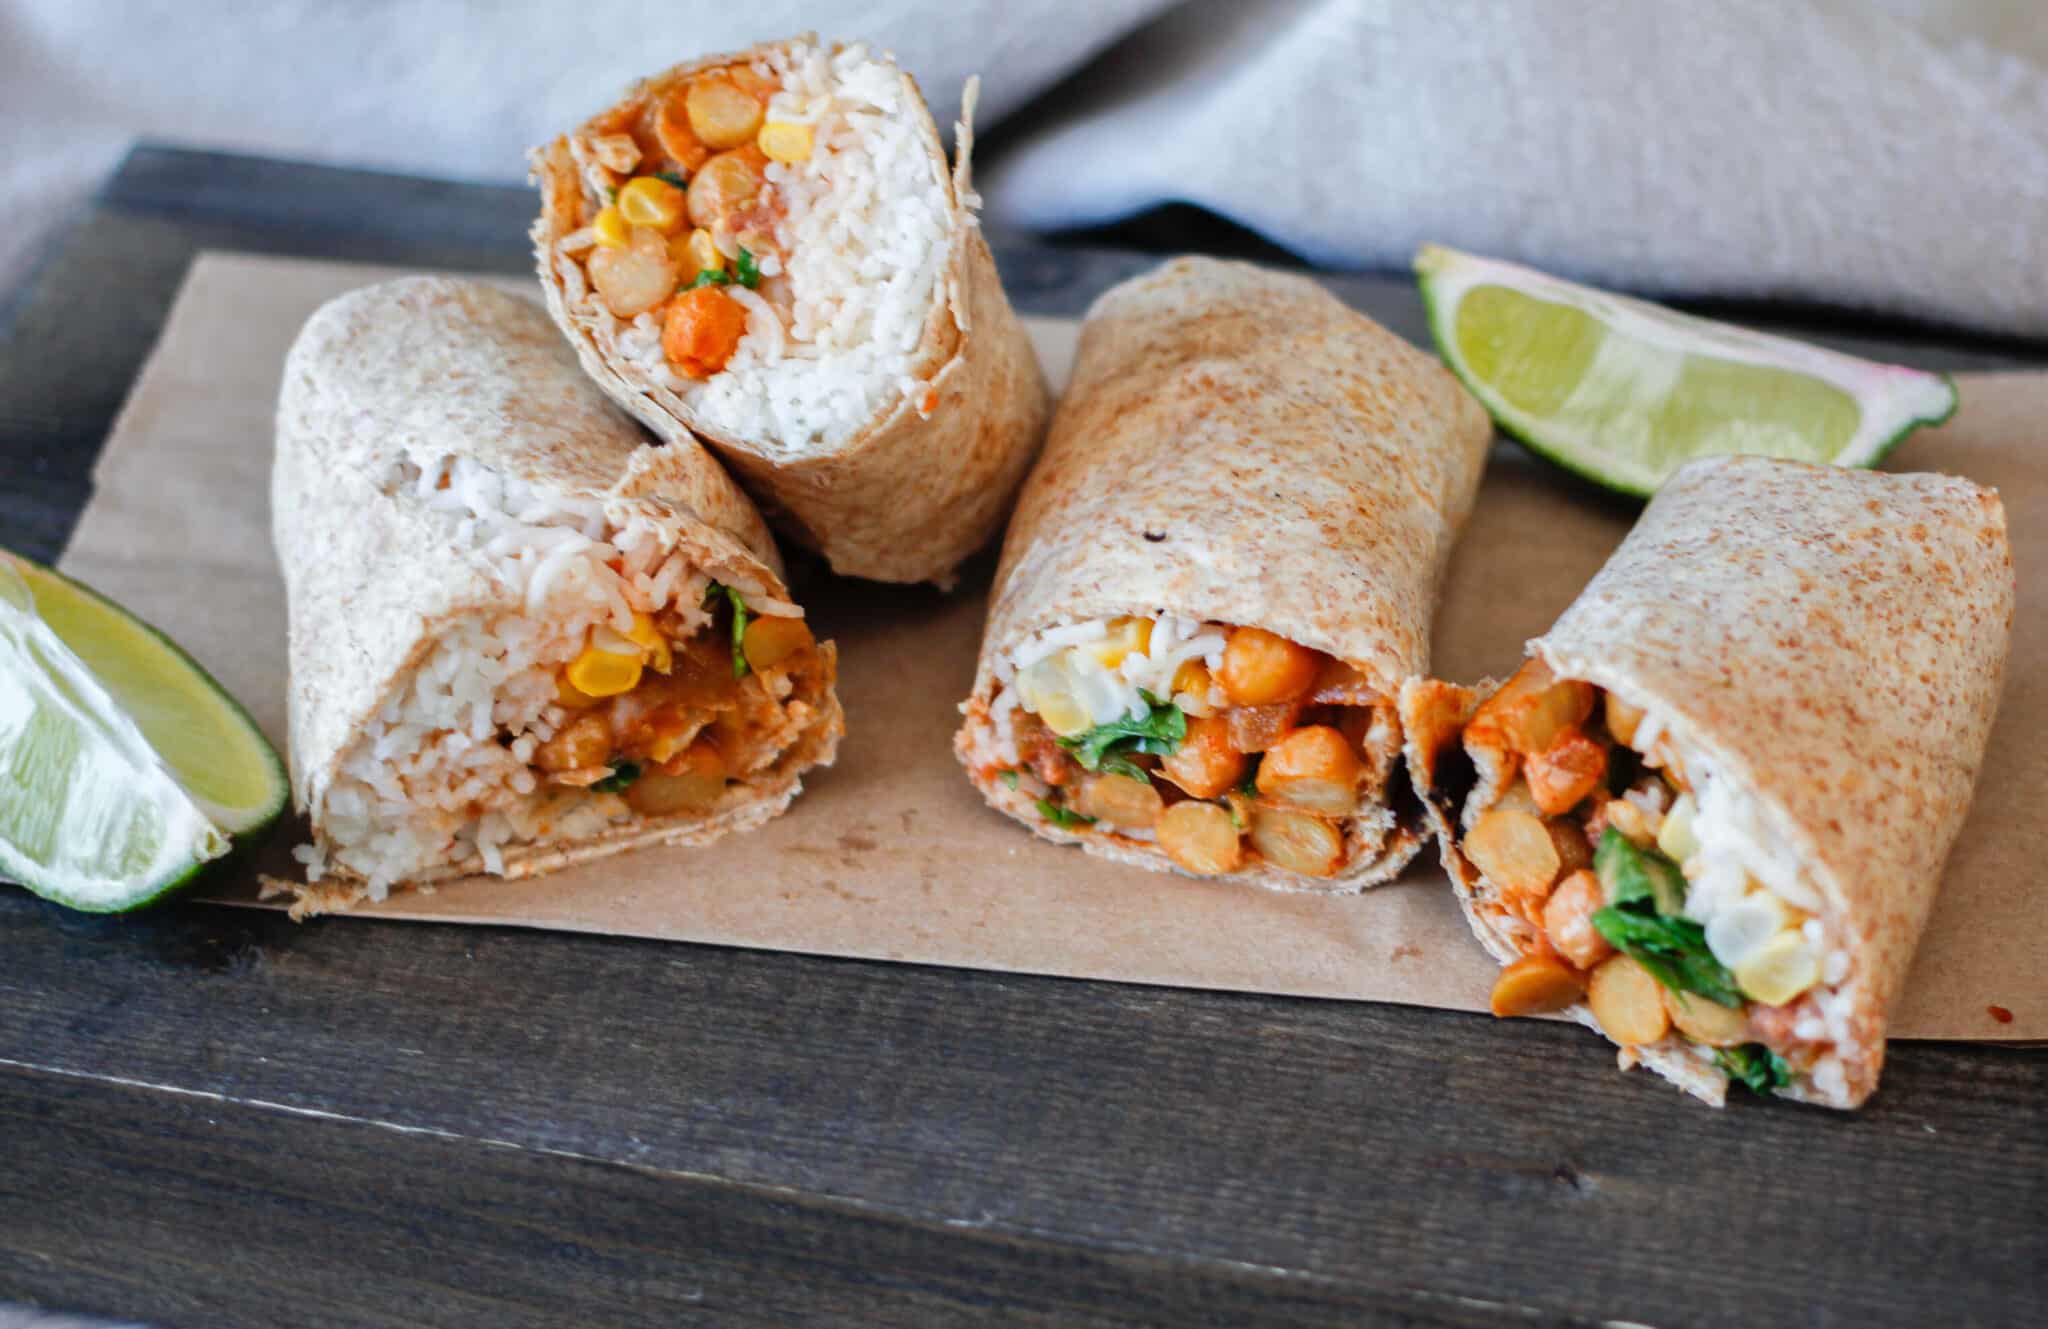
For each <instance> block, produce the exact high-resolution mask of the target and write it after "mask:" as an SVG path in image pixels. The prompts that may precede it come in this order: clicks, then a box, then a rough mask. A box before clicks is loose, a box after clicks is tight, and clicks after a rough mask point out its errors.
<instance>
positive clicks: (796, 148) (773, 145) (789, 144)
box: [754, 120, 811, 162]
mask: <svg viewBox="0 0 2048 1329" xmlns="http://www.w3.org/2000/svg"><path fill="white" fill-rule="evenodd" d="M754 146H756V147H758V148H760V149H761V151H762V153H764V154H765V155H766V156H767V157H769V158H770V159H771V160H773V161H779V162H801V161H809V160H810V159H811V127H810V126H809V125H793V124H789V123H787V122H785V121H781V120H770V121H769V122H768V123H767V124H765V125H762V126H761V132H760V133H759V134H756V135H755V136H754Z"/></svg>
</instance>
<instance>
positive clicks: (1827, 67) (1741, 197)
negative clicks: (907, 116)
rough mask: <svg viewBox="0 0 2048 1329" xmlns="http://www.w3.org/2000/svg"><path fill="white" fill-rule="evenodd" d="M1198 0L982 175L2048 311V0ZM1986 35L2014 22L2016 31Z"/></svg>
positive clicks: (1912, 300) (1542, 253)
mask: <svg viewBox="0 0 2048 1329" xmlns="http://www.w3.org/2000/svg"><path fill="white" fill-rule="evenodd" d="M1890 9H1892V10H1895V11H1897V12H1896V13H1893V12H1887V11H1885V10H1881V9H1878V8H1876V7H1873V6H1872V5H1870V4H1868V3H1820V2H1808V3H1792V2H1791V0H1715V2H1714V3H1711V4H1697V3H1688V2H1687V0H1629V2H1627V3H1597V4H1596V3H1563V2H1560V0H1526V2H1523V0H1518V2H1517V3H1502V2H1501V0H1430V3H1427V4H1420V3H1415V2H1414V0H1382V2H1379V3H1364V2H1361V0H1349V2H1345V0H1324V2H1323V3H1314V4H1302V3H1271V2H1268V3H1243V4H1232V5H1207V4H1195V5H1190V6H1186V7H1184V8H1182V9H1180V10H1177V11H1176V12H1175V13H1174V14H1172V15H1171V16H1169V17H1168V18H1166V19H1165V20H1163V21H1161V22H1159V23H1157V24H1155V25H1153V26H1152V27H1150V28H1148V29H1147V30H1146V31H1145V32H1143V33H1142V34H1140V35H1139V36H1138V37H1137V38H1135V39H1133V40H1131V41H1129V42H1126V43H1124V44H1123V45H1121V46H1119V47H1118V48H1117V49H1116V51H1115V52H1114V53H1113V55H1112V56H1111V57H1110V58H1109V59H1108V60H1106V61H1104V62H1102V64H1101V65H1100V66H1098V68H1097V69H1096V70H1095V71H1094V73H1095V78H1094V80H1093V82H1092V83H1091V85H1090V95H1089V97H1088V99H1087V100H1086V101H1085V102H1080V103H1077V104H1076V105H1075V106H1074V107H1072V108H1071V109H1070V111H1069V112H1068V113H1067V114H1065V115H1064V116H1063V117H1062V118H1061V119H1060V120H1059V121H1058V122H1056V123H1054V124H1052V125H1051V126H1049V127H1046V128H1044V129H1042V130H1040V131H1038V132H1035V133H1034V134H1032V135H1031V136H1029V137H1028V139H1027V140H1026V141H1025V142H1023V143H1021V144H1018V145H1016V146H1015V147H1014V149H1013V150H1012V151H1010V152H1009V153H1008V154H1007V155H1006V156H1005V157H1004V158H1003V159H1001V161H1000V162H999V163H998V164H997V165H996V167H995V168H994V169H992V170H991V171H990V172H988V173H986V174H985V175H984V177H983V180H982V190H983V193H984V194H985V195H986V197H987V199H988V207H989V215H990V217H991V218H992V219H993V220H997V221H1002V222H1008V223H1013V224H1018V225H1023V226H1030V227H1047V226H1070V225H1075V224H1087V223H1096V222H1101V221H1106V220H1110V219H1113V218H1118V217H1122V216H1125V215H1128V214H1129V213H1131V212H1133V211H1136V210H1138V209H1141V208H1143V207H1145V206H1147V205H1149V204H1152V203H1155V202H1158V201H1161V200H1182V201H1187V202H1192V203H1197V204H1200V205H1202V206H1203V207H1206V208H1209V209H1211V210H1213V211H1216V212H1219V213H1222V214H1224V215H1226V216H1229V217H1231V218H1233V219H1234V220H1236V221H1239V222H1241V223H1243V224H1244V225H1247V226H1249V227H1251V228H1253V229H1255V230H1257V231H1260V232H1262V233H1264V234H1265V235H1267V236H1270V237H1272V238H1273V239H1276V240H1278V241H1279V242H1281V243H1282V244H1284V245H1286V246H1288V247H1289V248H1291V249H1293V250H1295V251H1296V252H1298V253H1300V254H1301V255H1302V256H1303V257H1305V258H1307V259H1309V260H1311V261H1312V262H1315V263H1318V264H1324V265H1329V266H1336V267H1390V266H1402V265H1405V264H1406V263H1407V261H1408V259H1409V257H1410V255H1412V254H1413V252H1414V250H1415V248H1416V246H1417V245H1418V244H1421V243H1422V242H1424V241H1431V240H1434V241H1440V242H1443V243H1447V244H1451V245H1454V246H1458V247H1461V248H1469V249H1473V250H1477V251H1479V252H1482V253H1486V254H1491V255H1495V256H1498V257H1503V258H1514V259H1520V260H1524V261H1527V262H1530V263H1533V264H1537V265H1540V266H1544V267H1547V268H1550V269H1553V270H1556V271H1558V272H1560V273H1562V274H1566V275H1572V276H1577V277H1582V278H1585V279H1589V280H1593V281H1596V282H1605V283H1612V284H1616V285H1620V286H1625V287H1630V288H1635V289H1639V290H1647V291H1652V292H1667V293H1673V294H1684V295H1715V296H1743V297H1768V298H1786V299H1796V300H1805V301H1819V302H1826V303H1830V304H1839V305H1846V306H1852V307H1863V308H1869V309H1873V310H1882V311H1885V312H1889V313H1894V314H1904V315H1910V316H1917V317H1920V318H1925V319H1929V320H1933V321H1936V322H1940V323H1948V324H1955V325H1959V326H1965V327H1971V328H1978V329H1984V330H1995V331H2001V332H2013V333H2028V334H2034V335H2041V334H2048V6H2044V5H2042V4H2040V3H2039V0H2018V3H2014V4H1967V3H1962V2H1961V0H1951V3H1948V4H1940V3H1923V4H1917V5H1916V4H1913V3H1910V0H1897V2H1896V3H1895V4H1894V5H1892V6H1891V7H1890ZM1987 38H1996V39H2002V40H2004V42H2005V43H2006V45H2005V47H2004V49H1994V48H1993V47H1992V46H1990V45H1988V44H1987V43H1986V39H1987Z"/></svg>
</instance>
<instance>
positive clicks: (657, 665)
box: [626, 614, 676, 674]
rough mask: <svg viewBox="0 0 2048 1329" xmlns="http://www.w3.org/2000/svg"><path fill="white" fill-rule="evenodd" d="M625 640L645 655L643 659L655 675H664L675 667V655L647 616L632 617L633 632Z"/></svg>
mask: <svg viewBox="0 0 2048 1329" xmlns="http://www.w3.org/2000/svg"><path fill="white" fill-rule="evenodd" d="M626 639H627V640H628V641H630V642H632V643H633V644H635V645H636V646H638V647H639V648H640V649H641V650H643V651H645V652H646V653H647V654H646V657H645V658H646V660H647V663H648V664H650V665H653V666H654V672H655V673H657V674H666V673H667V672H668V671H669V670H670V669H672V668H674V667H675V662H676V658H675V653H674V652H673V651H672V650H670V649H669V644H668V639H667V638H666V637H664V636H662V635H661V630H660V629H659V628H657V627H655V626H654V620H653V619H652V618H649V617H648V616H647V615H645V614H635V615H633V630H632V631H631V632H629V633H627V634H626Z"/></svg>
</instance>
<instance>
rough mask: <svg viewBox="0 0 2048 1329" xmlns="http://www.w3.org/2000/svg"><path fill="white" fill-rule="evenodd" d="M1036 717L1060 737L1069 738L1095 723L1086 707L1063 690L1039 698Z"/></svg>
mask: <svg viewBox="0 0 2048 1329" xmlns="http://www.w3.org/2000/svg"><path fill="white" fill-rule="evenodd" d="M1038 718H1039V719H1041V720H1043V721H1045V726H1046V728H1048V729H1050V730H1052V731H1053V732H1054V733H1055V734H1058V735H1060V736H1061V737H1062V738H1071V737H1073V736H1074V735H1075V734H1078V733H1080V732H1081V731H1082V730H1084V729H1087V728H1089V727H1090V726H1092V725H1093V724H1094V723H1095V717H1093V716H1091V715H1090V714H1088V710H1087V708H1086V707H1084V706H1083V705H1081V703H1080V702H1078V701H1075V700H1074V699H1073V698H1072V697H1070V696H1068V695H1067V694H1066V693H1064V692H1055V693H1052V694H1050V695H1048V696H1044V697H1041V698H1039V706H1038Z"/></svg>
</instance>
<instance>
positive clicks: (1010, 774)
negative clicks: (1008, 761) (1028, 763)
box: [996, 771, 1017, 789]
mask: <svg viewBox="0 0 2048 1329" xmlns="http://www.w3.org/2000/svg"><path fill="white" fill-rule="evenodd" d="M996 779H998V780H1001V781H1002V782H1003V788H1005V789H1015V788H1016V787H1017V772H1015V771H1003V772H1001V773H1000V774H998V775H997V776H996Z"/></svg>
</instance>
